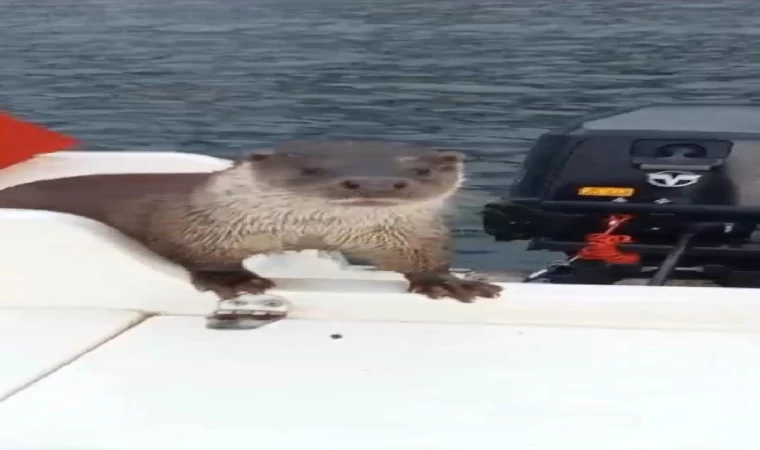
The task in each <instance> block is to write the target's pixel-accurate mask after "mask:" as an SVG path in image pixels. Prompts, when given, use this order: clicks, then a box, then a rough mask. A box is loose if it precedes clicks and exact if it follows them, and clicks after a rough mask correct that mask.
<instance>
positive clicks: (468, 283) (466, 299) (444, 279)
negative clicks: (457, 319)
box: [406, 272, 502, 303]
mask: <svg viewBox="0 0 760 450" xmlns="http://www.w3.org/2000/svg"><path fill="white" fill-rule="evenodd" d="M406 278H407V279H408V280H409V289H408V291H409V292H415V293H418V294H422V295H425V296H427V297H430V298H433V299H438V298H442V297H452V298H455V299H457V300H459V301H460V302H463V303H472V302H474V301H475V298H476V297H486V298H494V297H497V296H498V295H499V293H500V292H501V291H502V288H501V287H500V286H496V285H495V284H490V283H486V282H484V281H476V280H462V279H460V278H457V277H455V276H454V275H452V274H450V273H428V272H426V273H410V274H406Z"/></svg>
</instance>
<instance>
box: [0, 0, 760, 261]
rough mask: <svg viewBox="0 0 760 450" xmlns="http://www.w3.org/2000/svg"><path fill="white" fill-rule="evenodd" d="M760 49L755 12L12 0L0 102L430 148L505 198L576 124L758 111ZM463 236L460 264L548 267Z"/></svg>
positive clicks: (512, 248) (228, 140)
mask: <svg viewBox="0 0 760 450" xmlns="http://www.w3.org/2000/svg"><path fill="white" fill-rule="evenodd" d="M759 43H760V2H758V1H757V0H721V1H720V2H718V1H683V0H668V1H661V0H660V1H643V0H641V1H634V0H593V1H590V0H585V1H573V2H565V1H559V0H553V1H544V0H501V1H493V0H490V1H486V0H435V1H431V0H425V1H421V0H272V1H270V0H181V1H180V0H150V1H148V0H145V1H137V0H15V1H9V0H0V109H7V110H11V111H13V112H15V113H16V114H19V115H21V116H23V117H25V118H29V119H32V120H36V121H38V122H40V123H43V124H46V125H48V126H51V127H53V128H56V129H59V130H62V131H65V132H68V133H72V134H74V135H76V136H78V137H80V138H82V139H84V140H85V141H86V142H87V143H88V145H89V146H90V147H91V148H101V149H112V150H122V149H139V150H147V149H163V150H178V151H185V152H197V153H208V154H218V155H225V156H226V155H232V154H234V153H235V152H238V151H240V150H242V149H246V148H252V147H259V146H266V145H268V144H270V143H272V142H274V141H278V140H283V139H293V138H303V137H310V136H356V137H373V138H376V137H380V138H389V139H406V140H412V141H415V140H424V141H436V142H440V143H443V144H447V145H450V146H454V147H458V148H460V149H462V150H464V151H466V152H468V153H469V154H470V155H471V156H472V159H473V162H472V163H471V164H470V169H469V170H470V172H471V175H470V177H469V186H468V187H467V189H468V190H469V191H471V192H474V193H481V194H494V193H498V191H499V189H500V188H501V187H502V186H504V185H505V184H506V183H508V182H509V181H510V179H511V178H512V176H513V174H514V172H515V170H516V168H517V167H516V163H519V161H521V159H522V158H523V155H524V152H525V150H526V149H527V148H528V146H529V145H530V143H531V140H532V139H534V138H535V137H536V136H538V135H539V134H540V133H541V132H543V131H544V130H546V129H548V128H550V127H553V126H556V125H559V124H562V123H563V122H565V121H567V120H568V119H571V118H573V117H574V116H577V115H581V114H584V113H588V112H596V111H603V110H605V109H608V108H615V107H622V106H630V105H636V104H641V103H647V102H651V101H666V100H698V99H703V100H722V99H726V100H732V101H747V102H749V101H752V100H757V99H758V97H760V44H759ZM456 225H457V229H456V231H457V233H456V239H457V248H458V258H457V263H458V264H459V265H467V266H475V267H479V268H496V267H500V266H507V267H515V266H520V267H525V266H526V265H530V266H534V265H536V264H537V262H538V261H543V260H546V258H547V255H543V254H539V255H534V254H526V253H525V252H522V251H521V250H520V247H521V246H520V245H505V244H494V243H493V242H492V241H491V239H490V238H488V237H486V236H484V235H483V233H482V231H481V230H480V223H479V219H478V217H477V216H476V215H475V210H466V211H464V213H463V215H462V217H461V218H460V219H459V220H458V221H457V223H456Z"/></svg>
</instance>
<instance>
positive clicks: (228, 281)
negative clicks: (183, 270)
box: [190, 270, 275, 300]
mask: <svg viewBox="0 0 760 450" xmlns="http://www.w3.org/2000/svg"><path fill="white" fill-rule="evenodd" d="M190 276H191V278H192V283H193V286H195V288H196V289H198V290H199V291H201V292H206V291H212V292H214V293H216V295H218V296H219V298H220V299H222V300H229V299H231V298H235V297H237V296H238V295H240V294H242V293H250V294H261V293H263V292H265V291H267V290H268V289H271V288H273V287H274V286H275V284H274V282H273V281H272V280H268V279H266V278H262V277H260V276H258V275H256V274H255V273H253V272H248V271H247V270H228V271H222V270H219V271H212V270H198V271H192V272H190Z"/></svg>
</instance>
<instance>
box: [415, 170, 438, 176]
mask: <svg viewBox="0 0 760 450" xmlns="http://www.w3.org/2000/svg"><path fill="white" fill-rule="evenodd" d="M432 172H433V171H432V170H430V169H414V173H416V174H417V175H419V176H421V177H426V176H428V175H430V174H431V173H432Z"/></svg>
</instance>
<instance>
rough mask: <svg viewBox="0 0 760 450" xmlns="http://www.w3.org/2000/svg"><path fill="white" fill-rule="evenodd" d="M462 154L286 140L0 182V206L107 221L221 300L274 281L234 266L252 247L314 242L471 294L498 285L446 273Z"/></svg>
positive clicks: (439, 290) (417, 284) (422, 285)
mask: <svg viewBox="0 0 760 450" xmlns="http://www.w3.org/2000/svg"><path fill="white" fill-rule="evenodd" d="M461 160H462V157H461V155H459V154H457V153H453V152H443V153H442V152H438V151H435V150H432V149H426V148H422V149H421V148H419V147H417V146H410V145H398V144H396V145H395V146H394V145H392V144H382V143H366V142H354V141H347V142H338V143H313V144H309V143H290V144H285V145H282V146H278V147H276V148H275V149H274V150H270V151H265V152H257V153H254V154H253V155H251V156H250V157H249V158H248V159H247V160H244V161H239V162H237V163H236V164H235V165H233V166H232V167H231V168H229V169H225V170H222V171H219V172H215V173H162V174H120V175H89V176H79V177H70V178H62V179H53V180H43V181H38V182H32V183H28V184H24V185H20V186H15V187H11V188H8V189H5V190H3V191H0V208H25V209H43V210H50V211H57V212H66V213H71V214H76V215H80V216H84V217H89V218H91V219H94V220H97V221H100V222H102V223H105V224H108V225H110V226H112V227H114V228H116V229H118V230H120V231H121V232H123V233H125V234H126V235H128V236H131V237H132V238H134V239H136V240H137V241H139V242H141V243H143V244H144V245H145V246H146V247H148V248H149V249H151V250H153V251H154V252H156V253H158V254H160V255H162V256H164V257H166V258H168V259H170V260H172V261H174V262H176V263H178V264H180V265H182V266H184V267H185V268H187V269H188V270H189V271H190V272H191V274H192V277H193V282H194V284H195V285H196V287H197V288H198V289H200V290H212V291H214V292H216V293H217V294H218V295H219V296H220V297H222V298H229V297H233V296H235V295H236V294H237V293H238V292H240V291H248V292H254V293H258V292H262V291H264V290H266V289H269V288H271V287H272V286H274V284H273V283H272V282H271V281H269V280H266V279H263V278H261V277H259V276H257V275H255V274H252V273H250V272H247V271H245V270H244V269H243V266H242V261H243V260H244V259H245V258H247V257H249V256H251V255H254V254H262V253H274V252H281V251H286V250H304V249H321V250H334V251H340V252H343V253H344V254H347V255H349V256H354V257H358V258H362V259H365V260H367V261H369V262H371V263H373V264H375V265H376V266H377V267H378V268H380V269H384V270H391V271H397V272H401V273H404V274H405V275H406V276H407V278H408V279H409V280H410V282H411V285H410V290H413V291H415V292H421V293H424V294H426V295H428V296H430V297H434V298H437V297H441V296H446V295H449V296H453V297H456V298H458V299H459V300H462V301H471V300H472V299H473V298H474V296H476V295H483V296H489V297H490V296H495V295H496V294H497V293H498V291H499V290H500V289H499V288H498V287H496V286H492V285H488V284H486V283H481V282H473V281H461V280H457V279H455V278H453V277H452V276H450V275H448V268H449V263H450V257H451V252H450V248H449V242H450V237H449V231H448V228H447V226H446V224H445V223H444V219H443V214H444V212H445V209H446V207H447V205H448V201H449V199H450V197H451V196H452V195H453V194H454V193H455V192H456V190H457V189H458V187H459V185H460V184H461V182H462V180H463V177H462V162H461ZM347 183H348V184H347ZM347 186H348V187H347ZM399 186H402V187H399Z"/></svg>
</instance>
